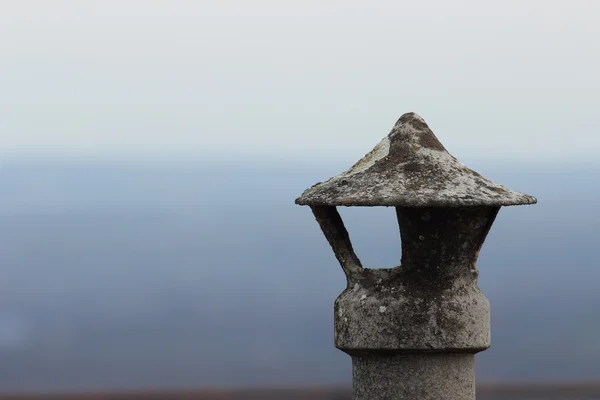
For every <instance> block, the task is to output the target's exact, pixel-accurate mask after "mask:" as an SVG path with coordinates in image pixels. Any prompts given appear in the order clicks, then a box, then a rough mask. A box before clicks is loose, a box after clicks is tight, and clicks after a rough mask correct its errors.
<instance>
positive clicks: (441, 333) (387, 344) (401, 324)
mask: <svg viewBox="0 0 600 400" xmlns="http://www.w3.org/2000/svg"><path fill="white" fill-rule="evenodd" d="M379 271H380V270H372V272H379ZM378 275H380V276H381V275H382V274H378ZM390 282H391V281H390V280H387V281H382V283H381V284H380V285H378V288H376V289H375V290H370V289H368V288H365V287H363V286H360V285H359V284H356V286H355V287H354V288H353V289H349V290H346V291H344V292H343V293H342V294H341V295H340V296H339V297H338V298H337V299H336V301H335V307H334V309H335V330H334V332H335V346H336V347H337V348H338V349H340V350H342V351H344V352H346V353H348V354H350V355H356V354H361V353H363V352H365V351H369V352H390V351H393V352H395V353H398V354H400V353H402V354H414V353H425V352H469V353H476V352H479V351H482V350H485V349H487V348H488V347H489V346H490V309H489V302H488V300H487V299H486V298H485V296H484V295H483V294H482V293H481V292H480V291H479V289H478V288H476V287H464V288H461V289H459V290H457V291H456V292H452V291H447V292H445V293H440V294H439V295H427V296H421V295H419V294H413V293H410V291H409V290H410V289H408V288H406V287H402V286H398V287H395V286H391V285H390Z"/></svg>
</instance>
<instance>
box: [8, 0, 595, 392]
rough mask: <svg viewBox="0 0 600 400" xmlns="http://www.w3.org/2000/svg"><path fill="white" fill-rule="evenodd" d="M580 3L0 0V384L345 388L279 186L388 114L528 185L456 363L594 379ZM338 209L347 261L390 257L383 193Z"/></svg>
mask: <svg viewBox="0 0 600 400" xmlns="http://www.w3.org/2000/svg"><path fill="white" fill-rule="evenodd" d="M599 21H600V3H598V2H597V1H594V0H587V1H585V0H572V1H570V2H565V1H552V0H544V1H542V0H529V1H526V2H524V1H503V2H494V3H491V2H477V1H453V2H446V1H442V0H436V1H434V0H431V1H419V2H414V1H413V2H407V1H391V0H389V1H388V0H381V1H377V0H376V1H370V2H366V1H355V0H345V1H336V0H330V1H316V0H303V1H296V2H279V1H274V0H256V1H252V2H247V1H242V0H226V1H216V0H215V1H211V0H199V1H192V0H189V1H185V0H169V1H166V0H163V1H150V0H144V1H142V0H118V1H117V0H103V1H95V0H88V1H78V0H77V1H76V0H71V1H69V0H53V1H43V0H39V1H34V0H21V1H18V2H17V1H8V0H7V1H2V2H0V273H1V279H0V360H1V361H0V393H19V392H35V393H53V392H57V391H81V392H86V391H96V392H97V391H115V390H117V391H118V390H149V389H156V390H171V389H173V390H175V389H178V388H198V389H199V390H200V389H203V388H223V389H224V390H225V389H234V388H270V387H286V386H287V387H305V388H311V387H340V388H347V387H349V385H350V378H351V369H350V367H351V365H350V358H349V357H348V356H347V355H345V354H344V353H342V352H340V351H338V350H336V349H335V348H334V346H333V301H334V300H335V298H336V297H337V295H338V294H339V293H340V292H341V291H342V290H343V289H344V286H345V280H344V275H343V273H342V271H341V269H340V268H339V265H338V264H337V261H336V260H335V258H334V256H333V253H332V251H331V249H330V248H329V246H328V244H327V242H326V240H325V238H324V237H323V236H322V234H321V232H320V230H319V227H318V225H317V223H316V222H315V221H314V218H313V217H312V214H311V212H310V210H309V209H308V208H306V207H298V206H295V205H294V199H295V198H296V197H297V196H299V195H300V194H301V193H302V191H303V190H304V189H306V188H307V187H309V186H311V185H312V184H314V183H316V182H318V181H321V180H324V179H327V178H329V177H330V176H333V175H336V174H338V173H340V172H342V171H344V170H345V169H347V168H348V167H350V166H351V165H352V164H353V163H354V162H355V161H357V160H358V159H360V158H361V157H362V156H363V155H364V154H365V153H367V152H368V151H370V150H371V149H372V148H373V146H374V145H375V144H377V143H378V142H379V140H381V138H383V137H384V136H385V135H386V134H387V133H388V132H389V130H390V129H391V128H392V126H393V125H394V123H395V122H396V120H397V118H398V117H399V116H400V115H401V114H403V113H405V112H409V111H414V112H417V113H418V114H419V115H421V116H422V117H423V118H424V119H425V120H426V121H427V122H428V124H429V125H430V127H431V128H432V129H433V131H434V132H435V133H436V135H437V136H438V138H439V139H440V141H441V142H442V143H443V144H444V145H445V146H446V148H447V149H448V150H449V151H450V152H451V153H452V154H453V155H454V156H456V157H457V158H458V159H460V160H461V161H462V162H464V163H465V164H467V165H468V166H469V167H471V168H472V169H474V170H476V171H478V172H479V173H481V174H482V175H484V176H486V177H488V178H490V179H492V180H494V181H496V182H497V183H500V184H503V185H506V186H508V187H510V188H511V189H515V190H519V191H523V192H526V193H529V194H532V195H534V196H536V197H537V198H538V201H539V203H538V204H537V205H535V206H531V207H508V208H503V209H502V210H501V211H500V214H499V216H498V218H497V221H496V223H495V225H494V227H493V228H492V231H491V232H490V234H489V236H488V239H487V241H486V243H485V245H484V247H483V249H482V251H481V254H480V259H479V263H478V266H479V269H480V279H479V283H480V286H481V288H482V290H483V292H484V293H485V295H486V296H487V297H488V298H489V300H490V302H491V307H492V347H491V348H490V349H489V350H488V351H485V352H483V353H480V354H479V355H478V356H477V377H478V382H480V383H481V384H482V385H484V386H485V385H486V384H494V385H500V386H502V385H505V384H514V383H519V384H529V383H543V384H550V383H557V382H561V383H562V382H566V383H569V384H578V383H583V382H598V381H600V379H599V378H600V317H599V315H600V293H599V292H598V289H597V287H598V282H600V269H599V268H598V258H599V256H600V250H599V248H598V241H599V238H600V228H599V225H600V213H598V209H597V204H598V203H599V202H600V190H599V187H600V161H599V158H598V154H599V153H600V135H599V134H598V133H599V131H600V122H599V120H598V110H599V108H600V79H599V78H598V71H600V40H599V39H600V23H599ZM340 212H341V213H342V217H344V218H345V221H346V225H347V228H348V230H349V233H350V236H351V238H352V239H353V243H354V245H355V249H356V250H357V254H358V255H359V257H361V259H362V260H363V264H365V266H368V267H391V266H395V265H398V264H399V261H400V236H399V231H398V228H397V225H396V219H395V214H394V211H393V209H386V208H382V209H379V208H372V209H362V208H358V209H342V210H341V211H340ZM599 386H600V385H599ZM311 396H312V397H310V398H317V397H314V396H315V395H314V394H313V395H311ZM205 398H209V397H205ZM215 398H216V397H215ZM265 398H266V397H265ZM281 398H284V397H281ZM288 398H291V397H288ZM331 398H333V397H331ZM338 398H345V397H338ZM503 398H508V397H503ZM510 398H512V397H510Z"/></svg>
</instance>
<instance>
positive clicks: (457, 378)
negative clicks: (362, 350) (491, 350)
mask: <svg viewBox="0 0 600 400" xmlns="http://www.w3.org/2000/svg"><path fill="white" fill-rule="evenodd" d="M473 370H474V355H473V354H430V355H392V356H374V357H353V358H352V378H353V379H352V382H353V389H354V397H353V398H354V400H459V399H460V400H471V399H475V375H474V374H473Z"/></svg>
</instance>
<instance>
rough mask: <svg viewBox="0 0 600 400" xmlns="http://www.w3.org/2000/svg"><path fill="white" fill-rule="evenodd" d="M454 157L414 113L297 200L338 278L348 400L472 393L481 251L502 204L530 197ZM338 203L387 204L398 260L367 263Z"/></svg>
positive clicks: (485, 309) (479, 338)
mask: <svg viewBox="0 0 600 400" xmlns="http://www.w3.org/2000/svg"><path fill="white" fill-rule="evenodd" d="M536 202H537V200H536V199H535V198H534V197H532V196H529V195H526V194H523V193H519V192H514V191H512V190H510V189H507V188H505V187H503V186H499V185H496V184H495V183H493V182H491V181H489V180H487V179H486V178H484V177H482V176H481V175H479V174H478V173H476V172H474V171H472V170H470V169H469V168H467V167H466V166H464V165H463V164H461V163H460V162H459V161H458V160H456V158H454V157H452V156H451V155H450V154H449V153H448V152H447V151H446V149H445V148H444V146H442V144H441V143H440V142H439V141H438V139H437V138H436V137H435V135H434V134H433V132H431V130H430V129H429V127H428V126H427V124H426V123H425V121H423V119H422V118H420V117H419V116H418V115H416V114H414V113H408V114H405V115H403V116H402V117H401V118H400V119H399V120H398V122H397V123H396V125H395V126H394V128H393V129H392V131H391V133H390V134H389V135H388V136H387V137H386V138H384V139H383V141H382V142H381V143H379V144H378V145H377V146H376V147H375V149H374V150H373V151H372V152H371V153H369V154H367V155H366V156H365V157H364V158H363V159H362V160H360V161H359V162H358V163H356V164H355V165H354V166H353V167H352V168H350V169H349V170H348V171H346V172H344V173H343V174H341V175H338V176H336V177H333V178H331V179H329V180H328V181H326V182H324V183H318V184H317V185H315V186H313V187H312V188H310V189H308V190H306V191H305V192H304V193H303V194H302V196H300V197H299V198H298V199H296V203H297V204H300V205H309V206H310V207H311V209H312V212H313V214H314V216H315V218H316V220H317V222H318V223H319V225H320V227H321V230H322V231H323V233H324V235H325V237H326V238H327V240H328V242H329V244H330V245H331V248H332V249H333V252H334V253H335V256H336V258H337V260H338V262H339V263H340V265H341V266H342V269H343V270H344V273H345V274H346V279H347V286H346V289H345V290H344V291H343V292H342V293H341V294H340V295H339V296H338V298H337V299H336V301H335V305H334V312H335V317H334V318H335V345H336V347H337V348H339V349H340V350H342V351H344V352H346V353H348V354H349V355H350V356H351V357H352V360H353V382H354V399H369V400H378V399H411V400H413V399H415V400H416V399H421V400H427V399H432V400H433V399H436V400H440V399H452V400H459V399H460V400H465V399H474V398H475V371H474V355H475V353H477V352H479V351H482V350H485V349H487V348H488V347H489V346H490V310H489V303H488V301H487V299H486V298H485V296H484V295H483V294H482V293H481V291H480V290H479V287H478V286H477V278H478V274H479V271H478V269H477V258H478V255H479V250H480V249H481V246H482V245H483V242H484V240H485V238H486V236H487V234H488V232H489V230H490V228H491V226H492V224H493V222H494V220H495V218H496V215H497V213H498V211H499V209H500V207H501V206H507V205H518V204H534V203H536ZM337 206H394V207H396V216H397V219H398V224H399V226H400V235H401V239H402V259H401V260H400V261H401V262H400V266H398V267H394V268H387V269H367V268H363V266H362V264H361V262H360V260H359V258H358V257H357V256H356V254H355V252H354V250H353V248H352V243H351V241H350V237H349V235H348V232H347V231H346V228H345V227H344V223H343V221H342V218H341V217H340V215H339V213H338V211H337V209H336V207H337Z"/></svg>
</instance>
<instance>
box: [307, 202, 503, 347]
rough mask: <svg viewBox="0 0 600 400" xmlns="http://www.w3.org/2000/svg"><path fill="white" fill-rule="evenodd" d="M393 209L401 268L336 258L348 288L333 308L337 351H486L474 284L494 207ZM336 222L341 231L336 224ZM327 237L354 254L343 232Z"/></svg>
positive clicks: (483, 314)
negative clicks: (368, 265) (375, 266)
mask: <svg viewBox="0 0 600 400" xmlns="http://www.w3.org/2000/svg"><path fill="white" fill-rule="evenodd" d="M315 209H335V208H334V207H313V210H315ZM396 211H397V216H398V221H399V224H400V234H401V238H402V260H401V265H400V266H398V267H395V268H389V269H365V268H359V269H357V270H354V269H349V268H348V265H349V264H346V262H347V261H345V259H341V261H340V264H342V267H343V268H344V269H345V271H346V276H347V277H348V285H347V288H346V289H345V290H344V291H343V292H342V293H341V294H340V296H339V297H338V298H337V299H336V301H335V306H334V311H335V344H336V347H338V348H339V349H340V350H343V351H345V352H347V353H348V354H350V355H355V354H360V353H362V352H364V351H368V352H376V351H380V352H389V351H394V352H396V353H419V352H440V351H441V352H471V353H476V352H478V351H481V350H484V349H486V348H488V347H489V345H490V313H489V303H488V301H487V299H486V298H485V296H484V295H483V294H482V293H481V291H480V290H479V288H478V287H477V276H478V273H477V267H476V262H477V256H478V254H479V250H480V248H481V246H482V245H483V242H484V240H485V237H486V235H487V233H488V232H489V230H490V227H491V225H492V223H493V221H494V219H495V217H496V214H497V212H498V207H463V208H436V207H428V208H410V207H398V208H397V209H396ZM319 212H320V213H321V214H323V211H319ZM336 215H337V213H336ZM338 224H341V227H340V226H338V230H342V228H343V223H342V222H341V219H340V220H339V221H338ZM343 231H344V232H345V229H344V230H343ZM324 232H325V236H327V237H328V239H329V240H330V243H332V242H333V243H336V242H337V244H335V245H332V246H334V248H335V247H340V246H341V245H340V242H344V241H346V240H347V241H348V243H347V244H346V245H345V246H344V248H346V249H348V248H349V249H351V244H350V243H349V238H348V237H347V236H346V235H344V236H342V235H339V236H336V237H335V238H332V236H331V234H330V232H328V231H324ZM352 254H354V253H352ZM354 257H356V256H355V255H354ZM338 260H340V258H338ZM357 260H358V258H357ZM350 265H352V267H353V268H356V264H350ZM358 265H360V262H359V264H358Z"/></svg>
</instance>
